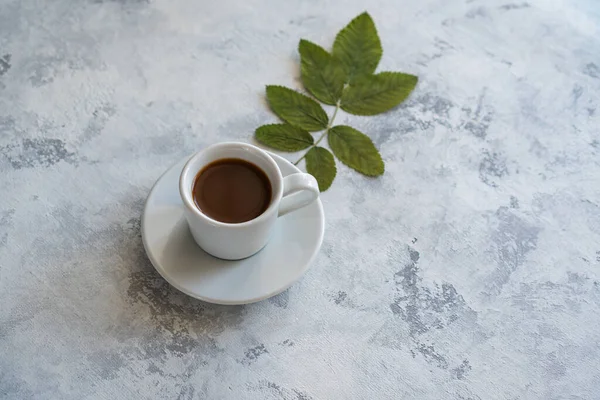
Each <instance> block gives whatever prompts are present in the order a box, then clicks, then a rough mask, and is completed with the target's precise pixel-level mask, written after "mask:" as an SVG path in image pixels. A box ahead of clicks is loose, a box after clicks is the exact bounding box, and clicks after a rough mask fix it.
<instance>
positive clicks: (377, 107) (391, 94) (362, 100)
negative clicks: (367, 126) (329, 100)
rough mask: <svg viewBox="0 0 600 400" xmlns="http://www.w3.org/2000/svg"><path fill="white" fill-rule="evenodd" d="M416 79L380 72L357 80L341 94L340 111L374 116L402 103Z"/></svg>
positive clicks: (400, 73) (414, 84) (410, 76)
mask: <svg viewBox="0 0 600 400" xmlns="http://www.w3.org/2000/svg"><path fill="white" fill-rule="evenodd" d="M417 81H418V78H417V77H416V76H414V75H410V74H404V73H402V72H381V73H379V74H377V75H367V76H362V77H360V78H358V79H357V80H356V81H355V82H353V83H351V84H350V86H347V87H346V88H345V89H344V92H343V93H342V101H341V107H342V110H344V111H346V112H349V113H350V114H354V115H375V114H379V113H382V112H385V111H388V110H389V109H391V108H393V107H395V106H397V105H398V104H400V103H402V102H403V101H404V100H405V99H406V98H407V97H408V95H409V94H410V92H412V90H413V89H414V88H415V86H416V84H417Z"/></svg>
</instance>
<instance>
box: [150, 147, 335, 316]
mask: <svg viewBox="0 0 600 400" xmlns="http://www.w3.org/2000/svg"><path fill="white" fill-rule="evenodd" d="M265 152H266V153H267V154H268V155H269V156H270V157H271V158H273V160H274V161H275V162H276V163H278V162H279V161H281V162H283V163H286V164H288V166H290V167H292V169H293V170H295V172H302V171H301V170H300V169H299V168H298V167H296V166H295V165H294V164H292V163H291V162H289V161H288V160H286V159H285V158H283V157H281V156H280V155H277V154H274V153H271V152H269V151H265ZM191 157H193V155H190V156H188V157H185V158H184V159H185V160H189V159H190V158H191ZM184 159H182V160H184ZM182 160H179V161H177V162H176V163H174V164H173V165H171V166H170V167H169V168H167V169H166V170H165V172H163V173H162V174H161V175H160V176H159V177H158V179H156V182H154V185H153V186H152V189H150V192H149V193H148V197H147V198H146V201H145V202H144V211H143V212H142V218H141V221H140V230H141V236H142V244H143V246H144V250H145V252H146V255H147V256H148V259H149V260H150V263H151V264H152V266H153V267H154V269H155V270H156V272H158V273H159V275H160V276H161V277H162V278H163V279H164V280H166V281H167V283H169V284H170V285H171V286H173V287H174V288H175V289H177V290H179V291H180V292H182V293H184V294H186V295H188V296H190V297H193V298H195V299H198V300H201V301H204V302H207V303H211V304H218V305H228V306H230V305H244V304H252V303H257V302H259V301H263V300H266V299H268V298H271V297H273V296H277V295H278V294H280V293H282V292H284V291H286V290H287V289H289V288H290V287H291V286H292V285H293V284H294V283H296V282H298V281H299V280H300V279H302V277H303V276H304V275H305V274H306V272H307V271H308V270H309V269H310V268H311V266H312V264H313V262H314V260H315V258H316V257H317V254H319V250H320V249H321V246H322V245H323V238H324V236H325V212H324V210H323V203H322V202H321V198H320V197H319V198H317V199H316V200H315V202H316V203H317V206H318V209H319V215H320V218H319V220H320V222H321V223H320V229H319V237H318V240H317V242H318V243H317V245H316V246H315V249H314V251H313V253H312V255H311V256H310V258H309V259H308V261H307V262H306V263H305V265H304V266H303V268H302V269H301V270H300V271H299V272H298V273H297V274H296V276H294V277H293V278H292V279H291V280H290V282H289V283H287V284H285V285H283V286H282V287H281V288H278V289H275V290H274V291H272V292H270V293H268V294H265V295H262V296H259V297H256V298H251V299H246V300H242V301H236V300H234V301H227V300H221V299H214V298H210V297H206V296H202V295H198V294H197V293H193V292H191V291H189V290H187V289H185V288H183V287H181V286H180V285H179V284H178V283H176V282H175V280H174V279H172V278H170V277H169V274H168V272H167V271H165V270H164V269H163V268H159V267H157V265H160V263H159V262H157V260H155V258H154V256H153V254H152V252H151V251H149V248H150V246H149V245H148V243H147V242H146V235H145V232H146V230H145V228H144V227H145V225H146V219H147V218H148V216H147V213H148V202H149V201H150V198H151V197H152V195H153V194H154V192H155V190H156V188H157V186H158V183H159V182H160V181H161V180H162V179H163V178H164V177H165V175H167V173H169V172H170V171H171V169H173V168H174V167H175V166H177V165H178V164H180V163H181V162H182ZM184 165H185V162H184ZM182 206H183V205H182ZM267 245H268V243H267ZM265 247H266V246H265ZM264 249H265V248H262V249H261V250H259V252H262V251H264ZM257 254H258V253H257ZM211 257H212V256H211ZM251 257H254V255H252V256H250V257H248V258H251ZM238 261H240V260H238ZM241 261H243V260H241Z"/></svg>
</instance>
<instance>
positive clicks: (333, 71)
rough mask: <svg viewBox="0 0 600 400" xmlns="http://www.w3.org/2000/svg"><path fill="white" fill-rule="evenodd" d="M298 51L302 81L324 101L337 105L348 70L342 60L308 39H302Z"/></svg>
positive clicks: (307, 88) (312, 92)
mask: <svg viewBox="0 0 600 400" xmlns="http://www.w3.org/2000/svg"><path fill="white" fill-rule="evenodd" d="M298 51H299V52H300V58H301V76H302V83H303V84H304V87H305V88H306V90H308V91H309V92H310V93H311V94H312V95H313V96H315V97H316V98H317V99H319V100H321V101H322V102H323V103H325V104H330V105H335V104H336V103H337V101H338V100H339V99H340V97H341V96H342V89H343V88H344V83H345V82H346V72H345V71H344V68H343V67H342V65H341V64H340V62H339V61H338V60H337V59H335V58H333V57H332V56H331V55H330V54H329V53H328V52H327V51H325V49H323V48H322V47H321V46H319V45H317V44H314V43H312V42H309V41H308V40H304V39H302V40H300V44H299V45H298Z"/></svg>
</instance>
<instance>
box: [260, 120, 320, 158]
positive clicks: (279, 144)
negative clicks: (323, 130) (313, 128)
mask: <svg viewBox="0 0 600 400" xmlns="http://www.w3.org/2000/svg"><path fill="white" fill-rule="evenodd" d="M255 136H256V140H258V141H259V142H261V143H262V144H264V145H265V146H269V147H272V148H274V149H277V150H281V151H298V150H302V149H306V148H307V147H309V146H310V145H312V144H313V143H314V139H313V137H312V136H311V134H310V133H308V132H306V131H305V130H304V129H300V128H296V127H295V126H292V125H289V124H271V125H263V126H260V127H258V128H257V129H256V132H255Z"/></svg>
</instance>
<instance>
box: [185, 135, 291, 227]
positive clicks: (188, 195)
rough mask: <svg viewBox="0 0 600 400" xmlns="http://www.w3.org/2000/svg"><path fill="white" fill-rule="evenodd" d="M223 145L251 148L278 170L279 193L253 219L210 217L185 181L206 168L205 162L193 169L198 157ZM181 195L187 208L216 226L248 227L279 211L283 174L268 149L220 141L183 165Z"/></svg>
mask: <svg viewBox="0 0 600 400" xmlns="http://www.w3.org/2000/svg"><path fill="white" fill-rule="evenodd" d="M221 147H243V148H246V149H249V150H250V151H252V152H254V153H256V154H259V155H260V156H261V157H263V158H265V159H266V160H267V163H268V164H270V165H271V166H272V167H273V168H274V171H276V177H277V180H278V181H279V182H278V183H279V185H277V186H278V188H279V190H278V191H277V193H274V194H273V198H272V200H271V204H269V207H267V209H266V210H265V211H264V212H263V213H262V214H260V215H259V216H258V217H256V218H254V219H251V220H249V221H244V222H239V223H230V222H221V221H217V220H216V219H214V218H211V217H209V216H208V215H206V214H204V213H203V212H202V211H200V209H199V208H198V206H196V204H195V203H194V199H193V195H192V188H191V187H189V188H188V187H187V186H186V185H185V183H184V181H185V180H186V178H187V176H188V175H189V174H193V175H194V176H193V178H192V180H195V178H196V176H197V174H198V173H199V172H200V171H201V170H202V168H204V167H205V166H206V164H204V165H202V166H201V167H200V168H199V169H198V170H197V171H191V165H192V164H193V163H194V161H196V160H197V159H198V158H200V157H201V156H203V155H204V154H206V153H207V152H210V151H214V150H215V149H218V148H221ZM246 161H248V162H252V161H251V160H246ZM271 187H273V182H271ZM179 195H180V196H181V200H182V201H183V205H184V206H185V207H187V209H188V210H190V211H191V212H192V213H193V214H194V215H196V216H198V217H200V218H201V219H203V220H205V221H206V222H209V223H211V224H212V225H214V226H222V227H229V228H243V227H247V226H249V225H253V224H257V223H260V222H261V221H262V220H265V219H267V218H269V217H270V215H271V214H273V213H274V212H277V211H278V207H279V201H280V200H281V198H282V196H283V176H282V175H281V170H280V169H279V167H278V166H277V163H276V162H275V160H273V158H271V156H269V154H267V152H266V151H264V150H262V149H260V148H258V147H256V146H254V145H252V144H250V143H244V142H220V143H215V144H212V145H210V146H208V147H205V148H204V149H202V150H199V151H197V152H196V153H194V154H193V155H192V156H191V157H190V158H189V160H187V161H186V163H185V165H184V166H183V169H182V170H181V174H180V175H179Z"/></svg>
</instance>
